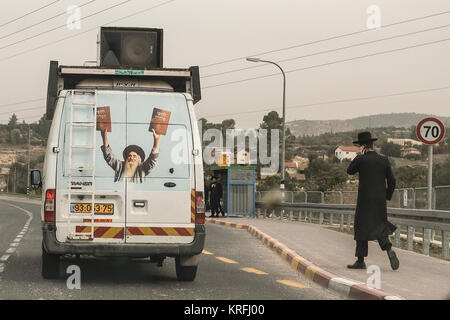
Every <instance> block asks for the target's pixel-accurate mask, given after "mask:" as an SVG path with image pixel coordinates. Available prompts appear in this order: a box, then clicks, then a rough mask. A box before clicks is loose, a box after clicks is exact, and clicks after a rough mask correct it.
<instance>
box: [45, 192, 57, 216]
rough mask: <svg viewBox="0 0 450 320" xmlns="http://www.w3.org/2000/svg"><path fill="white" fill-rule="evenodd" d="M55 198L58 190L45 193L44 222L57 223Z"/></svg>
mask: <svg viewBox="0 0 450 320" xmlns="http://www.w3.org/2000/svg"><path fill="white" fill-rule="evenodd" d="M55 198H56V190H55V189H48V190H47V191H46V192H45V202H44V221H45V222H55V211H56V210H55V209H56V208H55Z"/></svg>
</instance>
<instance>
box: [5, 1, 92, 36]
mask: <svg viewBox="0 0 450 320" xmlns="http://www.w3.org/2000/svg"><path fill="white" fill-rule="evenodd" d="M58 1H59V0H58ZM95 1H97V0H90V1H88V2H85V3H83V4H81V5H79V6H78V7H79V8H82V7H84V6H87V5H88V4H91V3H92V2H95ZM66 14H67V12H66V11H64V12H61V13H58V14H57V15H55V16H53V17H50V18H47V19H44V20H42V21H39V22H37V23H35V24H32V25H30V26H28V27H25V28H22V29H19V30H16V31H14V32H12V33H10V34H7V35H5V36H2V37H0V40H2V39H5V38H9V37H10V36H12V35H15V34H17V33H20V32H22V31H25V30H28V29H31V28H33V27H36V26H38V25H40V24H43V23H44V22H47V21H50V20H53V19H55V18H58V17H60V16H63V15H66Z"/></svg>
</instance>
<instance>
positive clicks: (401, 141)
mask: <svg viewBox="0 0 450 320" xmlns="http://www.w3.org/2000/svg"><path fill="white" fill-rule="evenodd" d="M387 141H388V142H390V143H394V144H398V145H399V146H402V147H404V146H408V145H409V146H421V145H422V144H423V143H422V142H420V141H417V140H414V139H396V138H388V140H387Z"/></svg>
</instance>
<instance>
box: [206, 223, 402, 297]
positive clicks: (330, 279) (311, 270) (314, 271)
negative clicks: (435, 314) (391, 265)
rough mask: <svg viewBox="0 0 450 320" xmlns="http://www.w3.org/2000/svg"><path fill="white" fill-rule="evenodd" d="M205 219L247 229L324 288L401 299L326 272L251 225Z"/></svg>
mask: <svg viewBox="0 0 450 320" xmlns="http://www.w3.org/2000/svg"><path fill="white" fill-rule="evenodd" d="M206 221H207V222H210V223H214V224H217V225H221V226H226V227H232V228H237V229H242V230H247V231H248V232H250V233H251V234H252V235H253V236H255V237H256V238H258V239H260V240H261V242H262V243H263V244H264V245H266V246H267V247H269V248H270V249H272V250H273V251H275V252H276V253H277V254H278V255H280V256H281V258H282V259H283V260H285V261H286V262H288V263H289V264H290V266H291V267H292V268H294V269H295V270H297V271H298V272H300V273H302V274H303V275H304V276H305V277H306V278H307V279H308V280H309V281H312V282H314V283H316V284H318V285H320V286H322V287H324V288H326V289H329V290H332V291H334V292H337V293H339V294H342V295H344V296H347V297H349V298H352V299H358V300H403V298H402V297H399V296H396V295H392V294H389V293H387V292H384V291H382V290H378V289H372V288H369V287H368V286H367V285H366V284H365V283H363V282H358V281H354V280H350V279H346V278H342V277H339V276H337V275H335V274H333V273H331V272H328V271H326V270H324V269H322V268H320V267H318V266H316V265H314V264H313V263H312V262H311V261H308V260H307V259H305V258H303V257H302V256H300V255H298V254H297V253H296V252H295V251H293V250H291V249H289V248H288V247H287V246H285V245H284V244H282V243H281V242H279V241H278V240H276V239H274V238H272V237H270V236H269V235H267V234H265V233H264V232H262V231H261V230H259V229H258V228H256V227H253V226H252V225H246V224H238V223H231V222H225V221H220V220H216V219H211V218H207V219H206Z"/></svg>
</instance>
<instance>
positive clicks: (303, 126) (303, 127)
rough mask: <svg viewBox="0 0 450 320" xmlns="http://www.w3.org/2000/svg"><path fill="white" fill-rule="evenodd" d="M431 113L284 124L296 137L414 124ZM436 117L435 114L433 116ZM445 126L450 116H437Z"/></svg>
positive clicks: (394, 114) (299, 121) (448, 123)
mask: <svg viewBox="0 0 450 320" xmlns="http://www.w3.org/2000/svg"><path fill="white" fill-rule="evenodd" d="M430 116H433V115H428V114H418V113H391V114H377V115H372V116H364V117H358V118H354V119H348V120H296V121H291V122H287V123H286V126H287V127H288V128H289V129H290V130H291V132H292V134H293V135H295V136H297V137H299V136H300V137H303V136H317V135H320V134H323V133H327V132H333V133H336V132H346V131H347V132H348V131H354V130H361V129H365V128H380V127H403V128H408V127H411V126H416V125H417V124H418V123H419V121H420V120H422V119H423V118H426V117H430ZM434 117H436V116H434ZM438 118H439V119H440V120H441V121H442V122H443V123H444V125H445V126H446V127H447V126H449V125H450V117H438Z"/></svg>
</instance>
